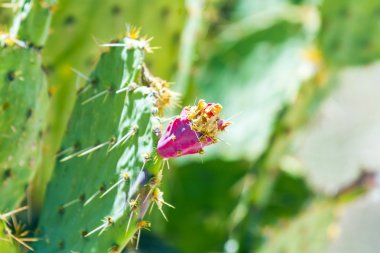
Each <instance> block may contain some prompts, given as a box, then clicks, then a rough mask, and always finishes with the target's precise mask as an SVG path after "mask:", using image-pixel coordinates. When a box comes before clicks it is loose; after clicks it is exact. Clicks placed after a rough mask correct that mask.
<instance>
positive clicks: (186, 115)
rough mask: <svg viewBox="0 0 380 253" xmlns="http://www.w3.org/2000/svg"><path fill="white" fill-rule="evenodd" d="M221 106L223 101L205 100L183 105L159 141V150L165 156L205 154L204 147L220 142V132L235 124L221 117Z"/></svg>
mask: <svg viewBox="0 0 380 253" xmlns="http://www.w3.org/2000/svg"><path fill="white" fill-rule="evenodd" d="M221 109H222V106H221V105H220V104H214V103H206V102H205V101H204V100H200V101H199V103H198V106H191V107H190V106H187V107H185V108H183V110H182V112H181V114H180V115H179V117H177V118H175V119H174V120H172V121H171V122H170V123H169V126H168V128H167V129H166V131H165V133H164V134H163V135H162V136H161V138H160V140H159V141H158V146H157V153H158V154H159V155H160V156H161V157H162V158H172V157H179V156H183V155H190V154H197V153H202V152H203V147H205V146H208V145H211V144H213V143H216V142H217V137H216V136H217V134H218V133H219V132H221V131H223V130H224V129H225V128H226V127H227V126H229V125H230V124H231V123H230V122H227V121H224V120H222V119H220V111H221Z"/></svg>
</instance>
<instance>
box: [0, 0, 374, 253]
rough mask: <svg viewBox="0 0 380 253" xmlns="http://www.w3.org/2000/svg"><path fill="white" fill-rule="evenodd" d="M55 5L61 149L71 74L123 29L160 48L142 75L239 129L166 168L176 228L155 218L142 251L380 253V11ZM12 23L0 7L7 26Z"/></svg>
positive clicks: (292, 2)
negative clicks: (219, 110) (210, 107)
mask: <svg viewBox="0 0 380 253" xmlns="http://www.w3.org/2000/svg"><path fill="white" fill-rule="evenodd" d="M8 2H9V1H4V0H0V3H2V4H3V3H8ZM58 2H59V8H57V10H55V11H56V13H55V15H54V18H53V20H52V28H51V31H50V34H49V38H48V41H47V44H46V47H45V48H44V49H43V51H42V53H43V56H44V61H45V62H44V65H45V66H46V68H47V70H49V66H51V65H54V66H56V69H55V72H54V73H53V74H52V75H50V76H49V85H50V88H49V91H50V92H52V93H55V92H58V94H61V95H60V96H56V98H53V101H52V109H51V110H52V111H54V112H55V113H51V115H56V116H55V118H51V119H50V122H51V124H52V125H53V126H55V127H54V129H57V130H56V132H54V131H53V132H51V133H49V134H48V135H47V136H46V137H45V138H46V140H47V142H49V143H50V144H51V145H52V146H53V147H54V145H55V144H54V143H55V142H56V143H59V140H60V139H61V138H62V134H63V130H62V129H64V126H65V122H67V117H68V116H67V117H66V116H64V117H61V115H68V114H67V113H66V114H65V111H66V112H67V110H68V111H69V110H70V109H65V108H61V107H60V101H66V100H70V99H71V100H73V98H71V96H70V95H67V96H66V95H65V94H72V92H73V90H74V83H75V82H74V80H75V75H74V74H67V71H66V72H65V69H67V66H72V67H74V68H75V69H78V70H79V71H81V72H83V73H85V74H87V73H88V72H89V71H90V69H91V66H92V65H93V62H94V61H95V60H96V55H97V54H98V51H99V47H98V44H99V43H104V42H108V41H109V40H110V39H112V38H114V37H116V36H118V35H120V34H123V33H124V32H125V27H126V24H131V25H133V26H137V27H140V28H141V33H142V34H143V35H146V36H147V37H153V40H152V42H151V45H152V46H153V47H155V46H157V47H159V48H158V49H155V50H154V53H153V54H149V55H148V56H147V65H148V66H149V67H150V69H151V70H152V72H153V73H154V74H155V75H157V76H160V77H161V78H163V79H166V80H169V81H172V82H173V83H174V84H173V89H174V90H176V91H179V92H181V94H182V97H181V100H182V105H187V104H194V102H195V101H196V100H197V99H201V98H202V99H205V100H206V101H210V102H217V103H220V104H222V105H223V107H224V109H223V113H224V117H225V118H226V119H228V120H230V121H231V122H232V123H233V125H232V126H231V127H229V128H228V130H227V131H226V132H225V133H223V135H222V136H221V141H220V143H218V144H217V145H214V146H212V147H209V148H207V149H206V153H205V154H204V155H199V156H197V155H195V156H189V157H183V158H178V159H172V161H170V163H171V168H170V171H168V172H166V174H165V177H166V178H165V180H164V185H163V186H162V187H163V190H164V192H165V197H166V201H167V202H169V203H171V204H172V205H174V206H175V209H165V212H166V214H167V217H168V220H169V221H168V222H166V221H165V220H164V219H163V218H162V216H161V214H160V213H159V212H158V211H157V210H155V211H153V213H152V214H151V216H150V217H149V220H151V221H152V224H153V226H152V231H150V232H144V233H143V236H142V240H141V246H140V248H141V249H140V251H139V252H146V253H148V252H173V253H174V252H184V253H192V252H227V253H234V252H259V253H298V252H300V253H320V252H328V253H357V252H360V253H377V252H380V240H378V230H379V227H380V184H379V180H378V171H379V170H380V89H379V85H380V63H376V61H377V60H379V58H380V1H377V0H362V1H357V0H325V1H318V0H309V1H307V0H288V1H286V0H265V1H263V0H224V1H223V0H187V1H173V0H150V1H148V0H125V1H117V0H110V1H105V0H103V2H102V1H100V0H84V1H80V3H78V1H75V0H62V1H58ZM78 5H80V6H81V8H80V9H77V8H76V7H75V6H78ZM104 6H105V7H104ZM3 7H5V5H4V6H3ZM110 11H111V12H112V17H113V18H112V20H111V19H107V17H108V15H109V12H110ZM11 18H12V10H11V9H10V8H0V24H1V26H0V27H1V28H6V27H8V26H9V22H10V19H11ZM87 24H88V25H87ZM90 24H91V25H90ZM99 27H106V29H99ZM63 35H64V36H63ZM62 37H65V41H62ZM78 59H79V60H78ZM62 76H65V78H64V80H65V81H66V83H67V85H66V86H65V85H60V84H57V83H55V80H58V79H59V78H60V79H62ZM176 110H178V108H177V109H173V110H172V111H170V112H168V115H174V114H176V113H178V111H176ZM52 117H53V116H52ZM51 150H54V148H51ZM51 152H53V151H51ZM51 157H54V156H51ZM43 163H45V166H49V164H50V165H51V164H52V163H54V161H53V160H51V159H50V160H49V159H45V160H44V162H43ZM127 250H128V252H132V251H133V249H132V248H130V249H127Z"/></svg>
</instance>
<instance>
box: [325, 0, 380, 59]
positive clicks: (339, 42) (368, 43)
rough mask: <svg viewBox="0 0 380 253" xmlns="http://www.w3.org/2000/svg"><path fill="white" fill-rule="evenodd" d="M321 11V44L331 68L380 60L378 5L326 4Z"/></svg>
mask: <svg viewBox="0 0 380 253" xmlns="http://www.w3.org/2000/svg"><path fill="white" fill-rule="evenodd" d="M321 8H322V11H321V13H322V27H321V32H320V36H319V40H320V44H321V47H322V49H323V53H324V55H326V56H328V57H326V58H327V59H328V61H329V63H330V64H331V65H334V64H335V65H338V66H339V65H340V66H347V65H360V64H367V63H369V62H371V61H374V60H375V59H377V58H379V56H380V35H379V34H380V24H379V22H377V20H378V17H379V14H378V13H379V8H380V2H379V1H373V0H364V1H360V2H358V1H355V0H349V1H347V0H338V1H327V0H325V1H323V4H322V7H321ZM363 27H366V29H363ZM369 31H370V32H369Z"/></svg>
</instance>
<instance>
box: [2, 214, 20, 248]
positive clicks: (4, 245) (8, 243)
mask: <svg viewBox="0 0 380 253" xmlns="http://www.w3.org/2000/svg"><path fill="white" fill-rule="evenodd" d="M0 249H1V252H7V253H16V252H19V250H18V247H17V246H16V245H15V244H13V242H12V240H11V239H10V238H9V236H8V235H6V232H5V221H1V220H0Z"/></svg>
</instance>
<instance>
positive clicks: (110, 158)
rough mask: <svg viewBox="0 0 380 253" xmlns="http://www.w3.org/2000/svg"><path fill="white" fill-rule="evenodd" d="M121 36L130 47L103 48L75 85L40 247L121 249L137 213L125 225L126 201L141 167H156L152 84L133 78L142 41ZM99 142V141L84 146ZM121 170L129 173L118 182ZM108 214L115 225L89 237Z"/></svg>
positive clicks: (39, 249) (136, 75)
mask: <svg viewBox="0 0 380 253" xmlns="http://www.w3.org/2000/svg"><path fill="white" fill-rule="evenodd" d="M124 42H125V43H126V44H128V43H130V44H131V45H132V48H130V49H127V48H121V47H117V48H112V49H111V51H110V52H109V53H105V54H103V55H102V57H101V59H100V61H99V63H98V64H97V67H96V69H95V71H94V72H93V73H92V74H91V77H90V81H89V82H88V83H87V84H86V86H84V87H83V89H81V90H80V91H79V96H78V99H77V102H76V105H75V108H74V111H73V114H72V117H71V119H70V123H69V126H68V130H67V133H66V137H65V139H64V141H63V146H62V149H61V150H62V151H63V153H65V150H66V151H67V150H69V151H70V152H68V153H65V154H63V155H62V156H60V157H59V158H58V160H57V164H56V168H55V171H54V174H53V178H52V180H51V182H50V183H49V186H48V189H47V195H46V199H45V205H44V208H43V211H42V217H41V220H40V223H39V230H40V232H41V234H40V235H39V237H41V238H42V240H41V241H39V242H38V243H36V245H35V248H36V250H37V252H107V251H109V250H114V251H115V252H119V251H120V250H121V249H122V248H123V247H124V246H125V245H126V243H127V242H128V240H129V239H130V238H131V236H132V235H133V234H134V233H135V232H136V224H135V221H136V218H137V217H134V219H133V221H132V223H131V226H130V230H129V231H128V233H127V232H126V227H127V223H128V219H129V216H130V211H129V210H130V209H129V205H128V201H129V200H130V199H131V198H132V197H133V196H135V195H136V193H137V191H139V186H140V179H142V176H143V175H147V174H146V173H144V172H146V171H147V170H148V171H149V170H152V169H154V168H156V166H154V165H155V163H154V161H153V160H152V159H148V158H149V157H153V153H154V147H155V143H156V138H155V133H154V131H153V129H154V128H156V127H159V122H158V120H157V118H156V117H155V116H153V114H154V112H155V111H156V109H155V106H154V98H153V96H152V90H151V89H150V87H147V86H139V85H137V84H136V83H138V82H139V81H140V74H141V68H142V66H143V65H142V64H143V50H142V49H141V44H139V43H140V42H138V41H134V40H131V39H125V41H124ZM128 85H129V86H128ZM127 86H128V87H133V88H130V89H128V90H129V91H128V93H127V96H125V92H126V91H123V92H118V91H120V89H124V88H126V87H127ZM136 126H137V127H136ZM132 129H134V130H133V131H132ZM131 132H133V133H134V134H130V138H124V136H126V135H128V134H129V133H131ZM122 140H125V141H122ZM99 145H103V146H102V147H101V148H98V149H96V148H95V149H96V150H94V151H92V152H89V153H88V154H86V153H87V152H86V151H88V150H89V149H88V148H91V147H100V146H99ZM80 150H81V151H80ZM78 151H79V152H78ZM81 152H82V153H81ZM80 154H82V155H83V156H81V155H80ZM78 155H79V156H78ZM144 164H145V166H144ZM143 167H144V170H142V168H143ZM151 172H152V173H153V171H151ZM125 173H127V174H128V180H127V181H126V182H120V184H117V182H119V181H120V180H121V175H125ZM115 184H117V187H115V188H114V189H113V190H111V191H109V193H107V194H106V195H104V197H100V196H101V195H102V194H104V193H105V191H107V189H110V188H111V187H112V186H113V185H115ZM106 217H111V219H112V225H111V226H109V227H108V228H107V229H106V230H105V231H104V233H102V234H101V236H98V233H94V234H92V235H90V236H88V237H87V236H86V235H88V234H89V233H91V231H93V230H94V229H96V228H97V227H99V226H101V225H102V224H103V222H102V220H103V219H105V218H106Z"/></svg>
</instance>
